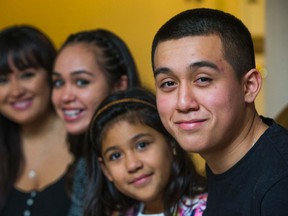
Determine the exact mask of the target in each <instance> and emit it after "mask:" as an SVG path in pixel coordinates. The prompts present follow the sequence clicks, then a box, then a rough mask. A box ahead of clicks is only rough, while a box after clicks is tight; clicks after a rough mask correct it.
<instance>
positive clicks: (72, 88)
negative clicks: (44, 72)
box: [52, 43, 112, 135]
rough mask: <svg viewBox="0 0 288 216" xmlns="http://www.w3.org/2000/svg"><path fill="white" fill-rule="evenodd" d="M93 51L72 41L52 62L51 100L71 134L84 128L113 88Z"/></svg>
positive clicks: (85, 45) (85, 128)
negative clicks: (53, 62) (53, 63)
mask: <svg viewBox="0 0 288 216" xmlns="http://www.w3.org/2000/svg"><path fill="white" fill-rule="evenodd" d="M95 52H96V50H95V48H94V47H91V45H88V44H85V43H78V44H72V45H68V46H67V47H65V48H64V49H63V50H61V52H60V53H59V54H58V56H57V59H56V61H55V65H54V72H53V76H52V79H53V83H54V84H53V94H52V101H53V104H54V106H55V109H56V111H57V114H58V115H59V116H60V118H62V119H63V120H64V122H65V124H66V130H67V131H68V133H70V134H75V135H77V134H81V133H84V132H85V131H86V130H87V128H88V125H89V122H90V120H91V118H92V115H93V113H94V111H95V110H96V108H97V107H98V105H99V104H100V102H102V100H103V99H104V98H105V97H106V96H107V95H108V94H109V93H110V92H111V89H112V87H111V86H109V84H108V81H107V78H106V76H105V74H104V72H103V71H101V70H100V68H99V66H98V64H97V62H96V57H95V55H96V54H95Z"/></svg>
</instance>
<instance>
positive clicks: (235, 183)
mask: <svg viewBox="0 0 288 216" xmlns="http://www.w3.org/2000/svg"><path fill="white" fill-rule="evenodd" d="M262 120H263V121H264V122H265V123H266V124H267V125H269V126H270V127H269V128H268V129H267V130H266V131H265V133H264V134H263V135H262V136H261V137H260V138H259V140H258V141H257V142H256V143H255V145H254V147H253V148H251V150H250V151H249V152H248V153H247V154H246V155H245V156H244V157H243V158H242V159H241V160H240V161H239V162H238V163H237V164H236V165H234V166H233V167H232V168H231V169H229V170H228V171H226V172H225V173H223V174H220V175H214V174H213V173H212V171H211V170H210V169H209V167H206V168H207V177H208V202H207V208H206V210H205V212H204V215H205V216H218V215H219V216H220V215H221V216H238V215H241V216H252V215H253V216H260V215H261V216H271V215H273V216H282V215H283V216H284V215H285V216H287V215H288V131H287V130H286V129H284V128H282V127H281V126H279V125H277V124H276V123H275V122H274V121H273V120H272V119H267V118H263V119H262Z"/></svg>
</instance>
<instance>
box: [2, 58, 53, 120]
mask: <svg viewBox="0 0 288 216" xmlns="http://www.w3.org/2000/svg"><path fill="white" fill-rule="evenodd" d="M9 66H10V68H11V69H12V72H11V73H9V74H6V75H4V74H3V73H1V74H0V112H1V114H2V115H4V116H6V117H7V118H8V119H10V120H12V121H14V122H16V123H18V124H20V125H25V124H31V123H35V121H37V120H39V119H41V117H42V116H44V115H46V114H47V112H48V111H49V110H50V104H51V102H50V93H51V88H50V86H49V83H48V73H47V71H46V70H45V69H43V68H27V69H25V70H19V69H17V68H16V67H15V65H14V63H13V62H12V61H11V60H10V62H9Z"/></svg>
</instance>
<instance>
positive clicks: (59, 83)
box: [52, 79, 64, 88]
mask: <svg viewBox="0 0 288 216" xmlns="http://www.w3.org/2000/svg"><path fill="white" fill-rule="evenodd" d="M52 85H53V88H60V87H61V86H63V85H64V81H63V80H61V79H53V80H52Z"/></svg>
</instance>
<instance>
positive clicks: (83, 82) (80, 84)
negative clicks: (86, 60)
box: [76, 79, 90, 87]
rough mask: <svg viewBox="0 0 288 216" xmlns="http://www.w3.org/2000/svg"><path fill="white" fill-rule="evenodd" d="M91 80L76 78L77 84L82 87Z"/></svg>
mask: <svg viewBox="0 0 288 216" xmlns="http://www.w3.org/2000/svg"><path fill="white" fill-rule="evenodd" d="M89 83H90V82H89V81H88V80H84V79H78V80H76V85H77V86H80V87H84V86H86V85H88V84H89Z"/></svg>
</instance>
